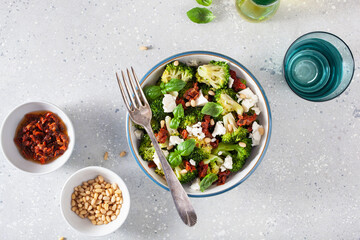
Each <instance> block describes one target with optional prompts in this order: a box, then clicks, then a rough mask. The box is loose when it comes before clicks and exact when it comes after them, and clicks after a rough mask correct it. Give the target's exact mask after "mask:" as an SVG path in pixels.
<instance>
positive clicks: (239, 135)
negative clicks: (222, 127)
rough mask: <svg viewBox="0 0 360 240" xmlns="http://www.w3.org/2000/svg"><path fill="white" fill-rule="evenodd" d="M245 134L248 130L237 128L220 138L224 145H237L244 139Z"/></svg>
mask: <svg viewBox="0 0 360 240" xmlns="http://www.w3.org/2000/svg"><path fill="white" fill-rule="evenodd" d="M247 133H248V130H247V129H246V128H242V127H239V128H238V129H236V130H235V131H232V132H227V133H225V134H224V135H222V136H221V139H222V142H224V143H237V142H240V141H241V140H242V139H243V138H246V135H247Z"/></svg>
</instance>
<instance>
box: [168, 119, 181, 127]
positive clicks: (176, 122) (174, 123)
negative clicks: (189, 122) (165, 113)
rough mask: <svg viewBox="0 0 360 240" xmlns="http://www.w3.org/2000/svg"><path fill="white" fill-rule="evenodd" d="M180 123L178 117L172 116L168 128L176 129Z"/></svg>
mask: <svg viewBox="0 0 360 240" xmlns="http://www.w3.org/2000/svg"><path fill="white" fill-rule="evenodd" d="M179 125H180V119H179V118H173V119H171V121H170V128H172V129H178V127H179Z"/></svg>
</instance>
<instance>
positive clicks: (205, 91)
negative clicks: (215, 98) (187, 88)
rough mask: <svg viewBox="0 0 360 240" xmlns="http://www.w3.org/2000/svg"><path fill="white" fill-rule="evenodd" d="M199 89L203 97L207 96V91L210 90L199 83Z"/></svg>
mask: <svg viewBox="0 0 360 240" xmlns="http://www.w3.org/2000/svg"><path fill="white" fill-rule="evenodd" d="M198 86H199V89H200V90H201V92H202V93H203V95H208V94H209V91H210V90H211V87H210V86H208V85H206V84H204V83H200V84H199V85H198Z"/></svg>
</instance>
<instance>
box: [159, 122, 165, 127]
mask: <svg viewBox="0 0 360 240" xmlns="http://www.w3.org/2000/svg"><path fill="white" fill-rule="evenodd" d="M160 127H161V128H163V127H165V120H161V121H160Z"/></svg>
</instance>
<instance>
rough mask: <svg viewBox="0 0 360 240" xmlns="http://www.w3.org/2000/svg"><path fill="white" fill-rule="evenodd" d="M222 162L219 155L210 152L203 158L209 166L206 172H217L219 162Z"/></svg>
mask: <svg viewBox="0 0 360 240" xmlns="http://www.w3.org/2000/svg"><path fill="white" fill-rule="evenodd" d="M223 163H224V160H222V158H221V157H219V156H216V155H213V154H210V155H209V158H208V159H206V160H204V164H209V168H208V171H207V173H208V174H209V173H215V174H218V173H219V171H220V166H221V164H223Z"/></svg>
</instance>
